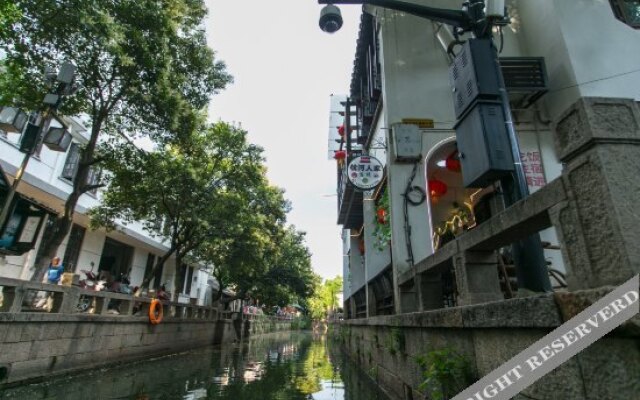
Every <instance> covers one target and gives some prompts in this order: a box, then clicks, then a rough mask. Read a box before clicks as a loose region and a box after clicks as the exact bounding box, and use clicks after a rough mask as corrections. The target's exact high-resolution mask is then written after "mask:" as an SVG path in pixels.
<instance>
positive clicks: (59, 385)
mask: <svg viewBox="0 0 640 400" xmlns="http://www.w3.org/2000/svg"><path fill="white" fill-rule="evenodd" d="M0 399H1V400H5V399H28V400H39V399H60V400H87V399H100V400H102V399H104V400H114V399H132V400H164V399H167V400H168V399H171V400H173V399H184V400H195V399H230V400H269V399H274V400H276V399H277V400H289V399H291V400H298V399H300V400H387V397H385V396H384V395H383V394H382V393H380V392H379V391H378V390H377V389H376V387H375V385H374V384H372V382H371V381H369V380H368V378H366V377H365V376H364V375H362V373H361V372H360V371H358V370H357V369H356V368H355V367H354V366H353V365H351V364H350V362H349V361H348V360H347V359H345V357H343V356H342V354H341V353H340V351H339V350H338V349H337V348H335V347H332V345H331V342H330V341H328V340H327V339H326V338H325V337H324V336H316V335H312V334H310V333H298V332H285V333H277V334H270V335H264V336H261V337H257V338H253V339H251V340H249V341H247V342H245V343H242V344H227V345H223V346H216V347H211V348H205V349H198V350H195V351H191V352H188V353H182V354H177V355H173V356H168V357H162V358H157V359H152V360H146V361H144V362H139V363H129V364H123V365H120V366H118V367H114V368H108V369H101V370H94V371H91V372H88V373H84V374H77V375H73V376H69V377H65V378H57V379H52V380H50V381H48V382H45V383H40V384H34V385H28V386H22V387H18V388H12V389H5V390H2V389H0Z"/></svg>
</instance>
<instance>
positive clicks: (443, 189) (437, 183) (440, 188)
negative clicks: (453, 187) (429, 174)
mask: <svg viewBox="0 0 640 400" xmlns="http://www.w3.org/2000/svg"><path fill="white" fill-rule="evenodd" d="M427 187H428V188H429V194H430V195H431V197H432V198H434V197H441V196H444V195H445V194H446V193H447V189H448V187H447V184H446V183H444V182H442V181H441V180H438V179H430V180H429V183H428V185H427Z"/></svg>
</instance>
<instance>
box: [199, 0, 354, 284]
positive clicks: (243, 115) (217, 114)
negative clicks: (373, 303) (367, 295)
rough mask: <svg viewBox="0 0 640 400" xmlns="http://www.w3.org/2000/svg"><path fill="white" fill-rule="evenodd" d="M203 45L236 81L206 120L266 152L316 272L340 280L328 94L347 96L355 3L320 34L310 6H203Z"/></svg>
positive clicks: (280, 1)
mask: <svg viewBox="0 0 640 400" xmlns="http://www.w3.org/2000/svg"><path fill="white" fill-rule="evenodd" d="M206 3H207V6H208V8H209V18H208V22H207V32H208V40H209V44H210V46H211V47H212V48H213V49H214V50H215V51H216V52H217V58H218V59H221V60H223V61H225V62H226V63H227V69H228V71H229V72H230V73H231V74H232V75H233V77H234V80H235V82H234V83H233V84H232V85H231V86H230V87H229V88H227V89H226V90H225V91H224V92H222V93H221V94H219V95H217V96H215V97H214V98H213V102H212V106H211V109H210V115H211V118H212V120H218V119H220V120H223V121H227V122H235V123H238V124H241V125H242V127H243V128H244V129H246V130H247V131H248V132H249V140H251V141H252V142H253V143H256V144H259V145H260V146H262V147H264V149H265V155H266V157H267V167H268V177H269V179H270V180H271V182H272V184H274V185H277V186H279V187H282V188H284V189H285V190H286V194H285V195H286V197H287V198H288V199H289V200H291V202H292V205H293V211H292V212H291V213H290V214H289V223H291V224H294V225H295V226H296V227H297V228H298V229H299V230H302V231H305V232H307V244H308V246H309V248H310V250H311V252H312V253H313V257H312V263H313V268H314V270H315V271H316V273H318V274H320V275H321V276H323V277H324V278H332V277H334V276H336V275H341V274H342V245H341V242H340V227H339V226H338V225H337V224H336V219H337V203H336V202H337V200H336V197H335V193H336V167H335V161H333V160H331V161H329V160H327V135H328V126H329V96H330V95H331V94H345V93H346V92H347V91H348V88H349V84H350V80H351V72H352V65H353V59H354V55H355V46H356V38H357V31H358V25H359V21H360V10H361V6H343V7H341V8H342V14H343V18H344V21H345V23H344V26H343V27H342V29H341V30H340V31H338V32H337V33H335V34H333V35H329V34H326V33H324V32H322V31H321V30H320V29H319V27H318V17H319V14H320V9H321V8H322V7H321V6H320V5H318V4H317V2H316V1H315V0H206Z"/></svg>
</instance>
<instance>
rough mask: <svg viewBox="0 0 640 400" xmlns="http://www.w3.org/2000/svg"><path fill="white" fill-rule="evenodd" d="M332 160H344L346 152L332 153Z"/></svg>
mask: <svg viewBox="0 0 640 400" xmlns="http://www.w3.org/2000/svg"><path fill="white" fill-rule="evenodd" d="M333 158H335V159H336V160H344V159H345V158H347V152H346V150H337V151H336V152H335V153H333Z"/></svg>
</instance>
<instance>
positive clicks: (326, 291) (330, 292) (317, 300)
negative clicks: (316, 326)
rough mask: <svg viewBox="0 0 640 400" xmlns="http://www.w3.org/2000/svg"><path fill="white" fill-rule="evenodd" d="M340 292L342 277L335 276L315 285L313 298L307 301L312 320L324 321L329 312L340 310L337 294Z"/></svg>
mask: <svg viewBox="0 0 640 400" xmlns="http://www.w3.org/2000/svg"><path fill="white" fill-rule="evenodd" d="M340 292H342V277H341V276H336V277H335V278H333V279H327V280H326V281H324V282H322V283H320V284H318V285H316V287H315V290H314V292H313V296H312V297H311V299H310V300H309V310H310V314H311V317H312V318H314V319H324V318H326V317H327V313H328V312H329V311H330V310H335V309H337V308H340V307H341V306H342V305H341V304H339V303H338V294H339V293H340Z"/></svg>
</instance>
